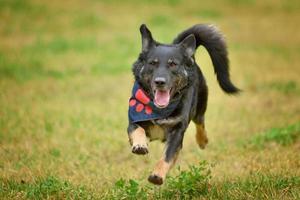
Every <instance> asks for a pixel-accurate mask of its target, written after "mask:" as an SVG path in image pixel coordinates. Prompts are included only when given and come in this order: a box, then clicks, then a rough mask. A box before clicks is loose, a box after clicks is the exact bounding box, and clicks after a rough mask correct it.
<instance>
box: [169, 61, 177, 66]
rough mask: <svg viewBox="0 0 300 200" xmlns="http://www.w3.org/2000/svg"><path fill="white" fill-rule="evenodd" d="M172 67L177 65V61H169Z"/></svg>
mask: <svg viewBox="0 0 300 200" xmlns="http://www.w3.org/2000/svg"><path fill="white" fill-rule="evenodd" d="M168 64H169V66H170V67H176V66H177V63H175V62H174V61H171V62H168Z"/></svg>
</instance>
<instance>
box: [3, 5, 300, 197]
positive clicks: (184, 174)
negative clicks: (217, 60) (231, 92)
mask: <svg viewBox="0 0 300 200" xmlns="http://www.w3.org/2000/svg"><path fill="white" fill-rule="evenodd" d="M299 13H300V12H299V3H298V1H294V0H293V1H277V0H276V1H274V0H267V1H254V0H248V1H241V0H230V1H223V0H217V1H201V2H199V1H193V0H188V1H180V0H165V1H158V0H156V1H149V0H145V1H138V0H126V1H122V2H120V1H107V0H89V1H79V0H75V1H72V2H68V1H64V2H62V1H57V0H54V1H51V2H46V1H35V0H28V1H21V0H3V1H0V17H1V22H0V38H1V40H0V195H1V196H0V199H89V198H90V199H103V198H107V199H109V198H110V199H111V198H117V199H122V198H123V199H145V198H148V199H299V195H300V193H299V191H300V190H299V176H300V170H299V166H300V163H299V162H300V161H299V144H300V140H299V120H300V118H299V112H300V110H299V108H300V99H299V98H300V95H299V94H300V93H299V91H300V90H299V84H300V82H299V74H300V68H299V49H300V48H299V47H300V37H299V36H298V35H297V34H295V33H298V32H299V27H298V26H295V22H296V21H299V20H300V14H299ZM142 23H146V24H147V25H148V26H149V28H150V30H152V33H153V37H154V38H155V39H156V40H158V41H160V42H170V41H172V40H173V38H174V37H175V36H176V35H177V34H178V33H179V32H180V31H182V30H183V29H184V28H186V27H189V26H191V25H193V24H196V23H214V24H216V25H217V26H218V27H219V28H220V30H221V31H223V33H224V34H225V37H226V40H227V42H228V48H229V49H228V52H229V58H230V63H231V77H232V80H233V82H234V83H235V84H236V85H237V86H238V87H240V88H241V89H242V90H243V91H244V92H243V93H242V94H241V95H239V96H237V97H235V96H226V95H225V94H224V93H223V92H222V91H221V90H220V88H219V86H218V84H217V81H216V78H215V76H214V72H213V67H212V65H211V60H210V59H209V56H208V54H207V53H206V51H205V49H204V48H203V47H201V48H199V50H198V51H197V53H196V60H197V62H198V63H199V65H200V67H201V70H202V71H203V74H204V75H205V77H206V80H207V84H208V87H209V93H210V95H209V102H208V109H207V113H206V129H207V133H208V137H209V145H208V146H207V148H206V149H205V150H204V151H202V150H200V149H199V148H198V146H197V144H196V142H195V140H194V132H195V128H194V126H193V125H192V124H191V126H190V127H189V129H188V130H187V132H186V135H185V139H184V144H183V150H182V152H181V153H180V156H179V160H178V163H177V164H176V165H175V167H174V169H173V170H171V171H170V173H169V175H168V177H167V179H166V182H165V184H164V185H163V186H161V187H157V186H153V185H151V184H150V183H148V181H147V177H148V175H149V173H150V172H151V171H152V169H153V167H154V165H155V163H156V162H157V160H158V159H159V158H160V157H161V154H162V152H163V148H164V147H163V144H161V143H159V142H152V143H150V145H149V151H150V153H149V155H147V156H136V155H133V154H132V153H131V151H130V146H129V143H128V138H127V133H126V126H127V109H128V108H127V106H128V105H127V103H128V97H129V96H130V92H131V87H132V83H133V77H132V73H131V66H132V63H133V62H134V61H135V59H136V58H137V56H138V54H139V52H140V49H141V38H140V33H139V26H140V24H142ZM204 160H205V161H206V163H207V164H206V165H205V164H203V163H202V161H204ZM199 162H200V164H199ZM176 169H180V170H176Z"/></svg>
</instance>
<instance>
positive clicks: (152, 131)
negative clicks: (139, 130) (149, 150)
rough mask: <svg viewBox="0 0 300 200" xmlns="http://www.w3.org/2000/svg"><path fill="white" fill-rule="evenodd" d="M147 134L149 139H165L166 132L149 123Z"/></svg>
mask: <svg viewBox="0 0 300 200" xmlns="http://www.w3.org/2000/svg"><path fill="white" fill-rule="evenodd" d="M147 136H148V137H149V139H150V140H162V141H164V140H165V139H166V132H165V130H164V129H163V128H161V127H160V126H158V125H151V126H149V127H148V130H147Z"/></svg>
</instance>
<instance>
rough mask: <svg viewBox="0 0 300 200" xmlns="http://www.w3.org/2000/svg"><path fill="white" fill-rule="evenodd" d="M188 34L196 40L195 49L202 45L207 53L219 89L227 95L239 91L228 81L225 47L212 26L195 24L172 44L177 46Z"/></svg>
mask: <svg viewBox="0 0 300 200" xmlns="http://www.w3.org/2000/svg"><path fill="white" fill-rule="evenodd" d="M190 34H194V36H195V38H196V48H197V47H199V46H200V45H203V46H204V47H205V48H206V50H207V51H208V53H209V55H210V58H211V60H212V62H213V66H214V71H215V74H216V76H217V80H218V82H219V85H220V87H221V88H222V89H223V90H224V91H225V92H226V93H228V94H235V93H238V92H239V91H240V90H239V89H238V88H237V87H235V86H234V85H233V84H232V82H231V81H230V75H229V60H228V53H227V47H226V43H225V40H224V37H223V36H222V34H221V33H220V32H219V31H218V29H217V28H216V27H215V26H214V25H209V24H197V25H195V26H192V27H190V28H189V29H187V30H185V31H183V32H182V33H180V34H179V35H178V36H177V37H176V38H175V39H174V41H173V44H179V43H180V42H181V41H182V40H184V38H186V37H187V36H189V35H190Z"/></svg>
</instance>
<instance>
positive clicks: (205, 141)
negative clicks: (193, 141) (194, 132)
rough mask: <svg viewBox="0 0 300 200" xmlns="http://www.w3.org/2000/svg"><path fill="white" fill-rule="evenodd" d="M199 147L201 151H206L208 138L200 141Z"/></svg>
mask: <svg viewBox="0 0 300 200" xmlns="http://www.w3.org/2000/svg"><path fill="white" fill-rule="evenodd" d="M197 142H198V145H199V147H200V149H205V147H206V145H207V144H208V138H207V137H205V138H202V139H201V140H200V141H199V140H198V141H197Z"/></svg>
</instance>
